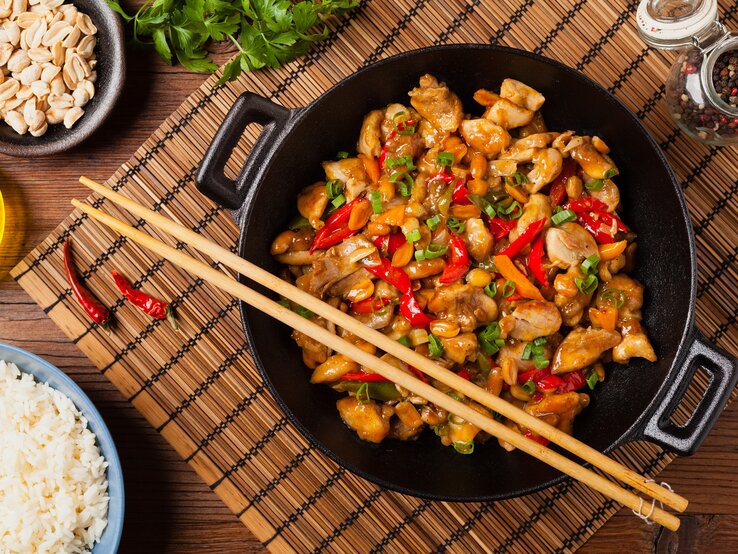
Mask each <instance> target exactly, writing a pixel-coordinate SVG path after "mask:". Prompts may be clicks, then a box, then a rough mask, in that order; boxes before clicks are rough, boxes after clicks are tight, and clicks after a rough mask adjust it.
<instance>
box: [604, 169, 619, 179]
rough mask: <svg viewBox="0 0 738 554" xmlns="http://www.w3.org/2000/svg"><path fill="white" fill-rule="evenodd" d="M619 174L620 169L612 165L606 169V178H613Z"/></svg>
mask: <svg viewBox="0 0 738 554" xmlns="http://www.w3.org/2000/svg"><path fill="white" fill-rule="evenodd" d="M617 174H618V170H617V168H615V167H611V168H610V169H608V170H607V171H605V179H612V178H613V177H615V175H617Z"/></svg>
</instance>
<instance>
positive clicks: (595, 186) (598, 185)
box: [584, 179, 605, 191]
mask: <svg viewBox="0 0 738 554" xmlns="http://www.w3.org/2000/svg"><path fill="white" fill-rule="evenodd" d="M584 186H585V187H587V190H594V191H597V190H602V187H604V186H605V181H603V180H602V179H592V180H591V181H588V182H587V183H586V184H585V185H584Z"/></svg>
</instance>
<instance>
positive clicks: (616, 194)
mask: <svg viewBox="0 0 738 554" xmlns="http://www.w3.org/2000/svg"><path fill="white" fill-rule="evenodd" d="M588 192H589V194H590V196H593V197H594V198H596V199H597V200H599V201H600V202H604V203H605V204H606V205H607V211H608V212H610V213H613V212H614V211H615V209H616V208H617V207H618V205H619V204H620V190H618V186H617V185H616V184H615V183H613V182H612V180H611V179H605V183H604V185H603V186H602V188H601V189H600V190H589V191H588Z"/></svg>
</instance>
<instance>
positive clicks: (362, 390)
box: [356, 383, 372, 404]
mask: <svg viewBox="0 0 738 554" xmlns="http://www.w3.org/2000/svg"><path fill="white" fill-rule="evenodd" d="M371 399H372V397H371V396H369V383H362V384H361V386H360V387H359V388H358V389H356V400H358V401H359V403H360V404H368V403H369V401H370V400H371Z"/></svg>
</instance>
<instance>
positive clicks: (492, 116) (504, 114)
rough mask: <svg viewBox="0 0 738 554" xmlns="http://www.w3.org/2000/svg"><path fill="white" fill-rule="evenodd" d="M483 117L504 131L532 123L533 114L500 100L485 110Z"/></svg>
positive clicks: (508, 101)
mask: <svg viewBox="0 0 738 554" xmlns="http://www.w3.org/2000/svg"><path fill="white" fill-rule="evenodd" d="M484 117H485V118H486V119H489V120H490V121H492V122H493V123H495V124H497V125H499V126H500V127H503V128H505V129H513V128H515V127H522V126H523V125H527V124H528V123H530V122H531V121H533V112H532V111H531V110H529V109H527V108H524V107H522V106H519V105H517V104H515V103H513V102H510V100H506V99H505V98H500V99H499V100H498V101H497V102H495V103H494V105H492V106H490V107H489V108H487V111H486V112H484Z"/></svg>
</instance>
